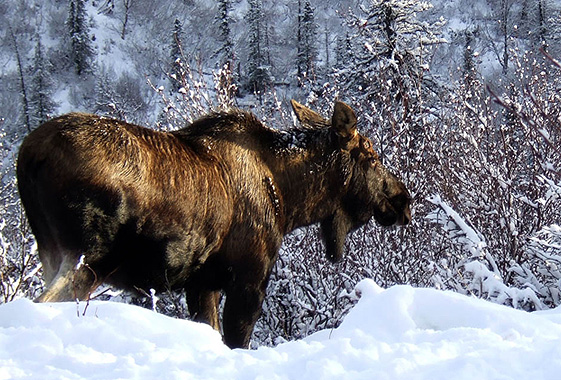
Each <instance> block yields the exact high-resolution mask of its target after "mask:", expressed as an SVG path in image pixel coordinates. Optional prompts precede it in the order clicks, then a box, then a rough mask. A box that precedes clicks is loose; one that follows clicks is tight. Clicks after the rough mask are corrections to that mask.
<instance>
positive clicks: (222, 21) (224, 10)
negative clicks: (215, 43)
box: [216, 0, 234, 66]
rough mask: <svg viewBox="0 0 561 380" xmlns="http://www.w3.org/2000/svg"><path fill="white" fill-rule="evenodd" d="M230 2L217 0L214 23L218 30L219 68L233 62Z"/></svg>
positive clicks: (229, 0) (228, 0)
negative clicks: (216, 24) (216, 12)
mask: <svg viewBox="0 0 561 380" xmlns="http://www.w3.org/2000/svg"><path fill="white" fill-rule="evenodd" d="M231 12H232V1H231V0H219V1H218V15H217V16H216V21H217V23H218V29H219V30H220V43H221V46H220V49H219V50H218V52H217V55H218V56H219V57H220V59H219V64H220V66H223V65H225V64H226V63H228V62H229V63H231V62H232V61H233V60H234V42H233V40H232V28H231V25H232V22H233V20H232V15H231Z"/></svg>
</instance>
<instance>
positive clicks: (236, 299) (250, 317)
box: [222, 284, 265, 348]
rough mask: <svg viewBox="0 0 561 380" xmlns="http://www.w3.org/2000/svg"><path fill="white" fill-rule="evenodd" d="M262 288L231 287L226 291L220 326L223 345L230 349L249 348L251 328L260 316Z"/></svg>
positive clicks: (245, 285) (263, 292)
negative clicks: (221, 327)
mask: <svg viewBox="0 0 561 380" xmlns="http://www.w3.org/2000/svg"><path fill="white" fill-rule="evenodd" d="M264 297H265V291H264V286H263V285H259V286H251V285H247V284H244V286H239V287H232V288H230V289H228V290H227V291H226V303H225V305H224V315H223V321H222V326H223V330H224V343H226V345H227V346H228V347H230V348H249V341H250V339H251V333H252V332H253V327H254V326H255V323H256V322H257V319H258V318H259V316H260V315H261V305H262V304H263V299H264Z"/></svg>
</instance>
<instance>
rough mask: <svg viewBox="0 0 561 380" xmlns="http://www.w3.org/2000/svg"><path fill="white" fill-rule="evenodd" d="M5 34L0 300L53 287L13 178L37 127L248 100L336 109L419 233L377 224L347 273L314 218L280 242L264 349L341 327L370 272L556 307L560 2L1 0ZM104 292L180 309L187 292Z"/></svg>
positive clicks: (277, 109)
mask: <svg viewBox="0 0 561 380" xmlns="http://www.w3.org/2000/svg"><path fill="white" fill-rule="evenodd" d="M0 25H2V27H1V30H0V128H1V130H0V160H1V163H2V164H1V167H0V181H1V182H0V199H1V201H0V302H2V303H3V302H9V301H11V300H13V299H14V298H20V297H28V298H34V297H36V296H37V295H38V294H40V292H41V291H42V287H43V284H42V282H41V267H40V264H39V262H38V259H37V255H36V246H35V243H34V239H33V236H32V234H31V233H30V230H29V228H28V225H27V221H26V220H25V215H24V213H23V210H22V208H21V205H20V202H19V197H18V194H17V185H16V179H15V158H16V156H17V149H18V146H19V144H20V143H21V140H22V139H23V137H24V136H25V135H26V134H27V133H28V132H29V131H31V130H33V129H34V128H35V127H37V126H38V125H39V124H40V123H41V122H43V121H45V120H47V119H48V118H50V117H53V116H56V115H59V114H62V113H65V112H69V111H87V112H95V113H98V114H103V115H108V116H112V117H117V118H120V119H123V120H127V121H129V122H134V123H138V124H141V125H150V126H153V127H154V128H156V129H159V130H170V129H176V128H180V127H182V126H184V125H185V124H186V123H188V122H189V121H192V120H193V119H194V118H196V117H198V116H200V115H202V114H204V113H206V112H208V111H209V110H214V109H220V108H228V107H240V108H243V109H250V110H252V111H253V112H255V113H256V114H257V115H258V116H259V117H260V118H262V119H263V120H264V121H265V122H266V123H267V124H269V125H271V126H274V127H275V128H287V127H289V126H290V125H291V124H292V117H291V114H290V110H289V106H288V104H289V103H288V100H289V99H290V98H295V99H296V100H298V101H300V102H302V103H306V104H307V105H309V106H310V107H312V108H314V109H317V110H319V111H320V112H321V113H323V114H324V115H326V116H328V115H329V114H330V111H331V107H332V105H333V101H334V99H336V98H338V99H341V100H343V101H346V102H347V103H349V104H350V105H351V106H352V107H353V108H354V109H355V110H356V112H357V114H358V115H359V119H360V120H359V128H360V129H361V131H362V132H363V133H364V134H366V135H367V136H369V137H370V138H371V139H372V140H373V142H374V145H375V149H376V150H377V151H378V152H379V154H380V156H381V158H382V159H383V161H384V163H385V165H386V166H388V167H389V168H391V170H392V171H394V172H395V173H398V174H399V176H400V177H401V178H402V179H403V180H404V182H405V183H406V184H407V186H408V188H409V189H410V191H411V193H412V195H413V198H414V205H413V209H414V210H413V212H414V214H413V223H412V224H411V225H410V226H408V227H406V228H399V229H383V228H380V227H379V226H376V225H375V223H374V222H371V223H370V224H368V225H367V226H365V227H364V228H361V229H359V230H358V231H356V232H354V233H353V234H352V235H351V236H350V237H349V238H348V240H347V251H348V252H347V255H346V257H345V259H344V260H343V261H342V262H341V263H339V264H337V265H331V264H330V263H328V262H327V260H326V259H325V258H324V255H323V247H322V243H321V239H320V238H319V235H318V230H317V227H315V226H312V227H308V228H303V229H300V230H297V231H295V232H294V233H292V234H290V235H289V236H287V237H286V239H285V242H284V245H283V248H282V250H281V254H280V258H279V261H278V263H277V265H276V267H275V271H274V274H273V278H272V280H271V282H270V284H269V289H268V297H267V299H266V301H265V304H264V313H263V316H262V317H261V319H260V321H259V323H258V327H257V328H256V330H255V333H254V342H255V343H256V344H276V343H278V342H281V341H282V340H284V339H295V338H300V337H302V336H306V335H308V334H310V333H311V332H314V331H317V330H319V329H324V328H330V327H334V326H337V325H338V324H339V323H340V321H341V319H342V318H343V316H344V315H345V314H346V312H347V311H348V309H349V307H350V306H351V305H352V304H353V302H354V299H353V297H352V296H350V294H352V289H353V288H354V285H355V284H356V283H357V282H358V281H359V280H360V279H362V278H365V277H368V278H372V279H374V281H376V282H377V283H378V284H379V285H381V286H384V287H386V286H390V285H393V284H410V285H414V286H419V287H421V286H422V287H435V288H438V289H449V290H454V291H457V292H460V293H463V294H471V295H473V296H476V297H481V298H485V299H488V300H490V301H493V302H497V303H501V304H506V305H510V306H513V307H515V308H521V309H525V310H530V311H531V310H536V309H544V308H551V307H556V306H558V305H559V304H561V291H560V289H561V226H560V224H561V223H560V217H561V206H560V199H561V160H560V159H561V75H560V74H561V64H560V63H559V60H560V58H561V1H559V0H519V1H514V0H475V1H471V0H450V1H446V0H434V1H432V3H430V2H425V1H413V0H353V1H340V0H321V1H320V0H309V1H305V0H278V1H273V0H216V1H210V0H207V1H203V0H169V1H165V2H153V1H149V0H98V1H84V0H53V1H39V0H36V1H32V0H17V1H16V0H1V1H0ZM99 292H100V293H102V295H101V296H100V297H105V298H114V299H118V300H123V301H126V302H133V303H140V304H145V305H148V306H149V307H153V308H155V309H156V310H157V311H160V312H163V313H166V314H170V315H175V316H185V315H187V314H188V311H187V310H186V306H185V301H184V295H182V294H179V293H174V292H167V293H166V294H158V295H151V296H148V297H146V299H143V298H142V297H137V296H133V295H130V294H124V293H119V292H116V291H115V290H113V289H106V288H103V289H100V290H99ZM146 292H147V295H148V294H150V291H149V289H146Z"/></svg>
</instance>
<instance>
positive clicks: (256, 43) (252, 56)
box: [246, 0, 272, 94]
mask: <svg viewBox="0 0 561 380" xmlns="http://www.w3.org/2000/svg"><path fill="white" fill-rule="evenodd" d="M248 4H249V10H248V12H247V15H246V22H247V24H248V27H249V41H248V44H249V46H248V48H249V55H248V63H247V82H246V89H247V90H248V91H249V92H251V93H256V94H261V93H263V92H264V91H265V90H266V89H267V88H268V87H269V86H271V84H272V78H271V73H270V66H269V62H267V52H266V50H267V42H268V41H267V38H266V30H265V25H264V19H263V3H262V1H261V0H248Z"/></svg>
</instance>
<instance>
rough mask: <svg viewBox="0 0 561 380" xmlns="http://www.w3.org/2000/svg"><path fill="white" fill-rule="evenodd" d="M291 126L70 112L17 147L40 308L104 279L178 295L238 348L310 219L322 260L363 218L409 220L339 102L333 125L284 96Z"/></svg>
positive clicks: (227, 115)
mask: <svg viewBox="0 0 561 380" xmlns="http://www.w3.org/2000/svg"><path fill="white" fill-rule="evenodd" d="M292 105H293V109H294V112H295V114H296V115H297V117H298V119H299V120H300V124H301V126H300V127H299V128H295V129H292V130H288V131H278V130H274V129H271V128H268V127H266V126H265V125H263V124H262V123H261V122H260V121H258V120H257V119H256V117H255V116H254V115H253V114H251V113H247V112H243V111H239V110H234V111H230V112H222V113H213V114H209V115H207V116H205V117H203V118H201V119H199V120H197V121H195V122H194V123H192V124H191V125H189V126H187V127H186V128H184V129H182V130H178V131H175V132H171V133H165V132H156V131H154V130H151V129H147V128H143V127H139V126H136V125H132V124H128V123H125V122H122V121H117V120H112V119H107V118H104V117H99V116H95V115H88V114H81V113H71V114H68V115H65V116H61V117H58V118H56V119H53V120H51V121H48V122H47V123H45V124H43V125H42V126H40V127H38V128H37V129H36V130H34V131H33V132H32V133H30V134H29V136H27V137H26V139H25V140H24V142H23V144H22V146H21V148H20V152H19V157H18V166H17V176H18V184H19V191H20V195H21V199H22V202H23V205H24V208H25V211H26V214H27V217H28V219H29V223H30V225H31V228H32V231H33V233H34V234H35V237H36V239H37V244H38V250H39V256H40V259H41V262H42V265H43V273H44V279H45V282H46V284H47V287H46V290H45V291H44V293H43V294H42V295H41V296H40V297H39V298H38V299H37V301H39V302H48V301H67V300H73V299H87V298H88V297H89V296H90V294H91V292H92V290H94V289H95V288H96V287H97V286H98V285H99V284H101V283H104V282H105V283H108V284H112V285H114V286H117V287H121V288H124V289H132V290H134V289H146V290H148V289H152V288H153V289H155V290H156V291H163V290H166V289H178V288H183V289H185V291H186V295H187V303H188V307H189V311H190V313H191V315H192V316H193V318H194V319H195V320H198V321H204V322H207V323H209V324H210V325H212V326H213V327H214V328H216V329H218V328H219V317H218V311H217V306H218V302H219V296H220V292H221V291H223V292H224V294H225V296H226V301H225V306H224V313H223V324H222V329H223V336H224V341H225V343H226V344H227V345H229V346H230V347H248V345H249V340H250V336H251V332H252V330H253V326H254V324H255V322H256V320H257V318H258V316H259V314H260V312H261V305H262V302H263V297H264V295H265V289H266V286H267V282H268V279H269V276H270V274H271V269H272V267H273V264H274V263H275V260H276V258H277V254H278V250H279V247H280V245H281V241H282V238H283V236H284V235H285V234H287V233H288V232H290V231H291V230H293V229H295V228H297V227H300V226H305V225H309V224H312V223H318V222H319V223H320V225H321V231H322V236H323V239H324V242H325V246H326V251H327V257H328V258H329V259H330V260H331V261H337V260H339V259H340V258H341V256H342V254H343V248H344V243H345V237H346V235H347V234H348V233H349V232H350V231H352V230H354V229H356V228H358V227H360V226H362V225H364V224H365V223H366V222H367V221H368V220H369V219H370V218H371V217H374V218H375V219H376V220H377V221H378V222H379V223H380V224H382V225H385V226H389V225H393V224H406V223H408V222H409V219H410V211H409V203H410V196H409V193H408V192H407V190H406V188H405V186H404V185H403V183H402V182H400V181H399V180H398V179H397V178H396V177H395V176H394V175H392V174H390V173H389V172H388V171H387V170H386V169H385V168H384V167H383V165H382V164H381V162H380V160H379V159H378V156H377V155H376V153H375V152H374V151H373V149H372V144H371V142H370V141H369V140H368V139H367V138H366V137H364V136H362V135H360V134H359V133H358V132H357V129H356V124H357V119H356V116H355V114H354V112H353V110H352V109H351V108H350V107H349V106H347V105H346V104H344V103H341V102H336V103H335V107H334V112H333V116H332V118H331V120H326V119H324V118H322V117H321V116H319V115H318V114H317V113H315V112H314V111H312V110H310V109H308V108H306V107H304V106H302V105H300V104H298V103H296V102H294V101H293V102H292Z"/></svg>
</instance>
